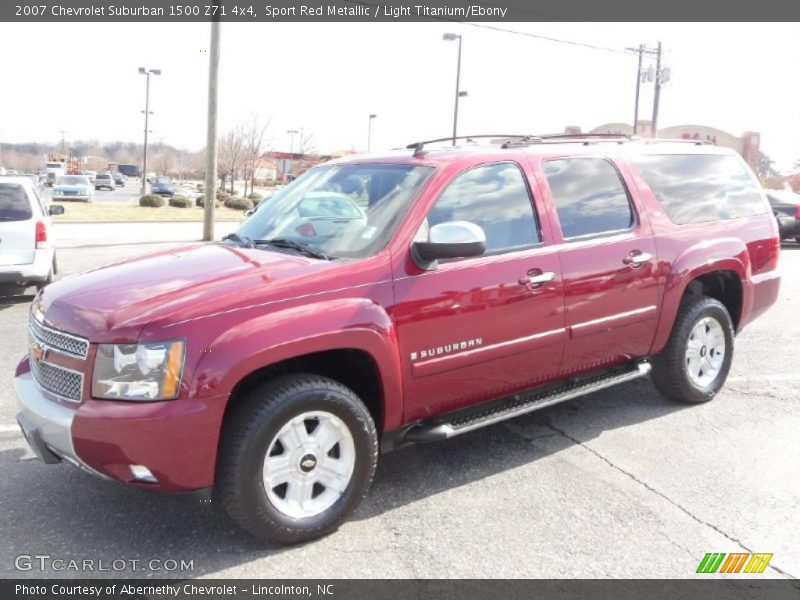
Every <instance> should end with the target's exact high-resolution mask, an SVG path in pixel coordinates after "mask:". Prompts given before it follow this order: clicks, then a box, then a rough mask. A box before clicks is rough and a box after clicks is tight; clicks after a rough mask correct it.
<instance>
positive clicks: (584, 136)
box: [538, 133, 638, 140]
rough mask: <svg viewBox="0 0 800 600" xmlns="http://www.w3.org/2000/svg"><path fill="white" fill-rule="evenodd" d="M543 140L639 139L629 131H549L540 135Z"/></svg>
mask: <svg viewBox="0 0 800 600" xmlns="http://www.w3.org/2000/svg"><path fill="white" fill-rule="evenodd" d="M538 137H540V138H541V139H543V140H560V139H566V140H572V139H576V140H580V139H591V138H598V139H623V140H635V139H638V137H637V136H635V135H629V134H627V133H548V134H546V135H540V136H538Z"/></svg>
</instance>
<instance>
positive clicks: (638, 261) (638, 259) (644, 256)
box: [622, 250, 653, 267]
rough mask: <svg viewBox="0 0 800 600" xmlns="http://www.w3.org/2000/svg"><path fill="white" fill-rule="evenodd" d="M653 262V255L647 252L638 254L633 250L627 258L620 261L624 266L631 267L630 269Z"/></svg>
mask: <svg viewBox="0 0 800 600" xmlns="http://www.w3.org/2000/svg"><path fill="white" fill-rule="evenodd" d="M651 260H653V255H652V254H650V253H649V252H638V251H636V250H634V251H633V252H631V253H630V254H629V255H628V256H626V257H625V258H623V259H622V262H624V263H625V264H626V265H631V266H632V267H638V266H640V265H643V264H644V263H646V262H650V261H651Z"/></svg>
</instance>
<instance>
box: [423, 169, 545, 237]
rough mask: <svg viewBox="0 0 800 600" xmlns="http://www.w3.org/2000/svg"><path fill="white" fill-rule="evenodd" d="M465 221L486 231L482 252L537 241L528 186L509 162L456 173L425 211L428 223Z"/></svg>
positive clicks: (536, 228)
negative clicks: (433, 203) (484, 247)
mask: <svg viewBox="0 0 800 600" xmlns="http://www.w3.org/2000/svg"><path fill="white" fill-rule="evenodd" d="M446 221H469V222H470V223H475V224H476V225H480V226H481V227H482V228H483V231H484V232H485V233H486V252H487V253H492V252H502V251H504V250H511V249H513V248H519V247H525V246H530V245H532V244H536V243H538V242H539V230H538V227H537V226H536V219H535V218H534V216H533V206H532V204H531V198H530V195H529V194H528V188H527V186H526V185H525V180H524V179H523V177H522V173H521V172H520V170H519V167H517V166H516V165H513V164H510V163H503V164H497V165H487V166H484V167H476V168H474V169H471V170H469V171H467V172H466V173H462V174H461V175H458V176H457V177H456V178H455V179H454V180H453V181H452V182H451V183H450V184H449V185H448V186H447V189H446V190H445V191H444V193H443V194H442V195H441V196H439V199H438V200H436V204H435V205H434V207H433V208H432V209H431V212H430V213H429V214H428V225H429V226H431V227H432V226H434V225H438V224H439V223H444V222H446Z"/></svg>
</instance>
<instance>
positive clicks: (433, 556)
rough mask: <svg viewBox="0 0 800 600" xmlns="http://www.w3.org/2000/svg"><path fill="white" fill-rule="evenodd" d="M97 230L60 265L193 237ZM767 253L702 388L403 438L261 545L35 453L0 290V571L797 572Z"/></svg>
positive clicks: (23, 311) (140, 229)
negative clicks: (356, 504)
mask: <svg viewBox="0 0 800 600" xmlns="http://www.w3.org/2000/svg"><path fill="white" fill-rule="evenodd" d="M127 188H128V189H130V190H134V189H135V185H134V184H133V183H132V182H128V186H127ZM126 191H127V190H126ZM121 192H122V190H117V191H115V192H98V197H97V200H98V201H99V200H100V196H101V195H109V196H114V197H115V198H120V197H121ZM94 227H98V228H99V227H103V228H104V235H102V236H97V237H91V239H92V242H91V243H89V242H87V241H86V240H87V239H90V236H89V233H87V231H86V230H84V229H81V228H80V226H76V225H73V226H68V225H57V226H56V233H57V235H58V236H59V238H60V240H61V242H62V243H61V249H60V250H59V264H60V266H61V275H60V276H65V275H70V274H73V273H77V272H80V271H83V270H86V269H89V268H93V267H96V266H99V265H101V264H103V263H106V262H109V261H112V260H116V259H120V258H123V257H126V256H131V255H136V254H140V253H142V252H146V251H150V250H156V249H162V248H167V247H170V246H171V245H173V244H174V243H176V241H179V240H190V239H193V238H195V237H199V228H200V225H199V224H192V223H188V224H181V225H180V227H179V228H173V227H170V228H169V229H167V228H163V229H159V228H157V227H156V228H153V227H152V226H150V225H126V226H125V227H124V232H125V236H127V237H124V238H122V237H120V235H121V234H120V233H119V232H121V231H123V229H120V230H119V231H114V230H113V228H112V229H109V228H108V227H107V226H94ZM195 229H196V234H197V235H196V234H195ZM218 233H219V232H218ZM222 233H225V232H224V231H223V232H222ZM118 234H119V235H118ZM120 241H122V242H125V243H119V242H120ZM112 244H113V245H112ZM780 269H781V272H782V276H783V283H782V291H781V295H780V299H779V301H778V303H777V304H776V305H775V306H774V307H773V308H772V309H771V310H770V311H769V312H768V313H767V314H766V315H764V316H763V317H761V318H760V319H759V320H757V321H755V322H754V323H753V324H751V325H750V327H749V328H748V329H746V330H745V331H744V332H743V333H742V334H741V335H740V336H739V337H738V338H737V341H736V355H735V359H734V363H733V368H732V371H731V375H730V378H729V380H728V384H727V385H726V387H725V388H724V389H723V391H722V392H721V393H720V395H719V396H718V397H717V398H716V399H715V400H714V401H713V402H711V403H708V404H705V405H701V406H694V407H686V406H678V405H675V404H671V403H669V402H668V401H666V400H665V399H664V398H663V397H661V396H660V395H659V394H658V393H657V392H656V390H655V388H654V387H653V386H652V385H651V384H650V383H649V381H647V380H643V381H641V382H635V383H632V384H628V385H624V386H621V387H617V388H611V389H607V390H604V391H602V392H599V393H595V394H593V395H590V396H586V397H583V398H581V399H578V400H576V401H573V402H571V403H566V404H562V405H558V406H554V407H551V408H548V409H545V410H543V411H540V412H538V413H534V414H531V415H528V416H525V417H522V418H518V419H516V420H513V421H509V422H507V423H504V424H499V425H495V426H492V427H489V428H487V429H483V430H480V431H478V432H475V433H472V434H469V435H464V436H462V437H458V438H455V439H452V440H449V441H447V442H442V443H436V444H429V445H420V446H415V447H410V448H406V449H403V450H400V451H398V452H395V453H392V454H389V455H386V456H383V457H382V458H381V462H380V464H379V467H378V473H377V476H376V481H375V483H374V485H373V488H372V491H371V492H370V494H369V496H368V497H367V499H366V501H365V502H364V503H363V504H362V506H361V507H360V509H359V510H358V511H357V512H356V514H355V515H354V516H353V517H351V518H350V519H349V521H348V522H346V523H345V524H344V526H343V527H342V528H341V529H340V530H339V531H338V532H337V533H335V534H333V535H331V536H329V537H327V538H324V539H322V540H319V541H316V542H312V543H309V544H306V545H302V546H295V547H289V548H282V547H263V546H261V545H259V544H258V543H256V542H254V541H253V540H251V539H250V538H248V537H247V536H246V535H245V534H242V533H241V532H240V531H239V530H238V529H237V528H236V527H235V526H234V525H233V524H232V523H231V522H230V521H229V520H228V519H227V518H226V517H225V516H224V515H223V514H222V512H221V511H219V510H217V509H216V507H214V506H213V505H211V506H209V505H204V506H200V505H197V506H192V505H185V504H180V503H177V502H175V501H173V500H170V499H167V498H163V497H159V496H154V495H149V494H146V493H143V492H140V491H137V490H134V489H129V488H127V487H125V486H123V485H120V484H116V483H111V482H106V481H100V480H97V479H94V478H92V477H91V476H89V475H87V474H84V473H82V472H79V471H78V470H77V469H74V468H72V467H70V466H68V465H58V466H48V465H44V464H42V463H40V462H39V461H38V460H36V459H35V458H34V457H33V455H32V453H31V452H30V451H29V450H28V449H27V446H26V444H25V441H24V439H23V438H22V435H21V434H20V433H19V431H18V430H17V428H16V425H15V423H14V415H15V412H16V399H15V398H14V392H13V382H12V378H13V371H14V366H15V365H16V363H17V361H18V360H19V359H20V357H22V356H23V355H24V354H25V352H26V323H27V310H28V302H29V300H30V296H27V297H24V296H23V297H16V298H13V299H11V300H2V301H0V338H1V339H2V340H3V343H4V349H3V351H2V352H0V470H1V471H0V472H2V473H3V478H2V483H0V498H2V500H0V531H2V532H3V539H4V540H5V543H4V544H3V549H2V554H1V555H0V576H2V577H29V576H30V577H34V576H35V577H39V576H51V577H56V576H73V577H78V576H80V577H85V576H89V577H91V576H99V577H108V576H109V575H110V574H109V573H108V572H102V571H90V572H85V571H82V572H64V571H55V570H52V569H48V570H45V571H44V572H41V571H39V570H38V569H33V570H30V571H19V570H17V569H16V568H15V557H17V556H19V555H33V554H40V555H41V554H46V555H50V556H51V557H53V558H62V559H67V560H68V559H79V560H83V559H93V560H95V561H97V560H101V559H102V560H103V561H107V562H109V563H110V562H111V561H113V560H115V559H125V560H127V561H131V560H136V561H140V562H139V563H137V564H136V566H135V567H134V566H129V567H127V568H128V572H127V573H126V574H128V575H135V576H155V577H164V576H167V577H293V578H294V577H297V578H299V577H320V578H327V577H416V578H430V577H466V578H469V577H494V578H506V577H548V578H549V577H651V578H660V577H691V576H692V575H693V574H694V572H695V569H696V568H697V565H698V563H699V562H700V560H701V559H702V558H703V556H704V554H705V553H707V552H767V553H773V554H774V556H773V558H772V561H771V563H770V566H769V568H768V571H767V574H768V576H771V577H794V578H796V577H800V539H798V537H797V535H796V530H797V515H798V514H800V493H799V492H798V490H800V437H799V436H798V431H800V402H799V401H800V392H798V386H799V385H800V372H798V369H797V365H798V350H797V340H798V339H800V320H799V319H798V318H797V307H798V303H800V245H798V244H787V245H785V246H784V249H783V254H782V257H781V265H780ZM152 559H157V560H161V561H164V560H168V559H174V560H177V561H179V562H180V561H181V560H184V561H192V568H191V569H186V570H177V571H170V572H166V571H163V570H157V569H156V568H153V565H152V564H151V565H149V566H144V565H145V564H147V561H150V560H152ZM128 564H129V565H130V564H131V563H128ZM162 564H163V563H162ZM114 574H115V575H121V574H120V573H114ZM743 576H744V575H737V576H736V577H743ZM756 577H757V575H756Z"/></svg>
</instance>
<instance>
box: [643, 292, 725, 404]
mask: <svg viewBox="0 0 800 600" xmlns="http://www.w3.org/2000/svg"><path fill="white" fill-rule="evenodd" d="M732 360H733V322H732V321H731V317H730V314H728V310H727V309H726V308H725V305H724V304H722V303H721V302H719V301H718V300H715V299H714V298H708V297H706V296H690V297H688V298H686V299H684V301H683V302H682V303H681V307H680V309H679V310H678V316H677V317H676V319H675V324H674V325H673V327H672V334H671V335H670V338H669V341H668V342H667V345H666V347H665V348H664V350H663V351H662V352H661V353H660V354H659V355H658V356H656V357H655V359H654V360H653V375H652V377H653V383H654V384H655V386H656V387H657V388H658V390H659V391H660V392H661V393H662V394H664V395H665V396H666V397H667V398H669V399H670V400H674V401H675V402H681V403H684V404H700V403H702V402H708V401H709V400H711V399H712V398H713V397H714V396H715V395H716V394H717V392H719V390H720V388H722V386H723V384H724V383H725V380H726V379H727V377H728V372H729V371H730V368H731V362H732Z"/></svg>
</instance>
